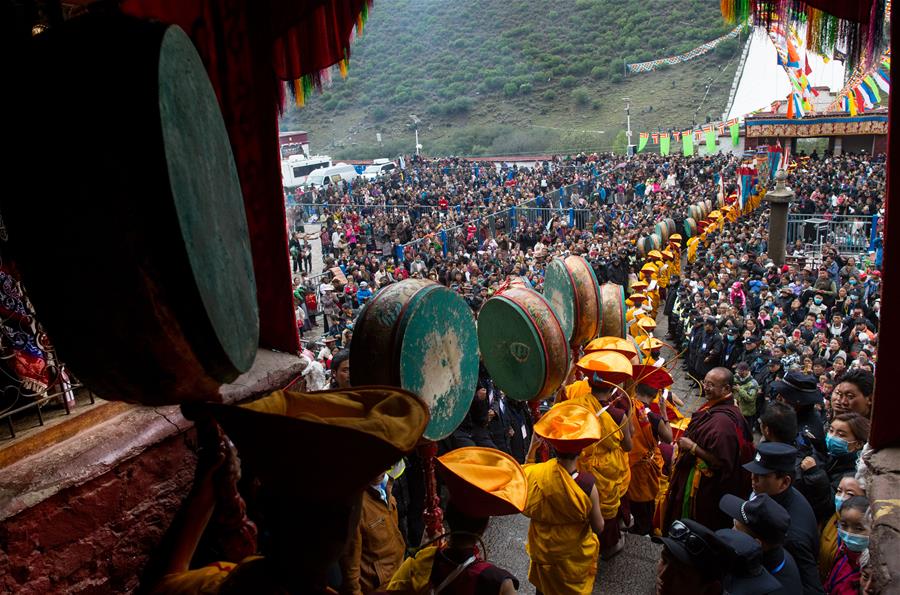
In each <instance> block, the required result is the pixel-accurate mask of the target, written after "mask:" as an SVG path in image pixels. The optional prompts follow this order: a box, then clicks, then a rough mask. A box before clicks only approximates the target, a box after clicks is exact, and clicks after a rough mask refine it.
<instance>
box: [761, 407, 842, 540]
mask: <svg viewBox="0 0 900 595" xmlns="http://www.w3.org/2000/svg"><path fill="white" fill-rule="evenodd" d="M759 425H760V430H761V431H762V435H763V438H765V439H766V440H768V441H769V442H781V443H783V444H787V445H790V446H793V447H796V446H797V442H796V438H797V414H796V412H794V409H793V408H792V407H791V406H790V405H787V404H785V403H779V402H777V401H776V402H775V403H770V404H769V406H768V407H767V408H766V412H765V413H764V414H763V416H762V417H761V418H760V420H759ZM807 459H810V460H809V461H808V460H807ZM824 462H825V458H824V457H822V455H820V454H818V453H817V452H816V451H815V449H814V448H812V447H810V446H807V447H805V448H798V449H797V458H796V460H795V461H794V481H793V483H792V484H791V485H793V487H795V488H797V491H798V492H800V493H801V494H803V497H804V498H806V501H807V502H809V505H810V506H812V509H813V513H814V514H815V515H816V522H818V523H822V522H824V521H827V520H828V519H829V518H831V516H832V515H833V514H834V492H833V491H832V487H831V482H830V480H829V477H828V473H826V471H825V468H824V466H823V465H824Z"/></svg>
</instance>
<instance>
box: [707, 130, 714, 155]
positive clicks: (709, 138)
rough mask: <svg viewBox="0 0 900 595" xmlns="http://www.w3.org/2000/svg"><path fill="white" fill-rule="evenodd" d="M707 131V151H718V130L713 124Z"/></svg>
mask: <svg viewBox="0 0 900 595" xmlns="http://www.w3.org/2000/svg"><path fill="white" fill-rule="evenodd" d="M705 132H706V152H707V153H715V152H716V131H715V130H714V129H713V127H712V126H710V127H709V129H708V130H706V131H705Z"/></svg>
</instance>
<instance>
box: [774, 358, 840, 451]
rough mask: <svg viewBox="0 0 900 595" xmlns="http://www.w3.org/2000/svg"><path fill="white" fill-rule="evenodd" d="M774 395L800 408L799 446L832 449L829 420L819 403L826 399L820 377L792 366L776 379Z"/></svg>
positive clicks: (824, 449)
mask: <svg viewBox="0 0 900 595" xmlns="http://www.w3.org/2000/svg"><path fill="white" fill-rule="evenodd" d="M771 390H772V396H773V398H774V399H775V400H778V401H782V402H784V403H787V404H788V405H790V406H792V407H793V408H794V411H796V412H797V424H798V426H799V432H798V434H797V446H798V447H804V446H806V445H811V446H812V447H813V448H815V449H816V451H818V452H819V453H820V454H823V455H824V454H825V453H827V452H828V450H827V448H826V447H825V424H824V423H823V420H822V418H821V416H820V415H819V413H818V411H816V405H822V404H823V403H824V397H823V396H822V393H821V392H820V391H819V388H818V386H817V384H816V379H815V377H814V376H812V375H811V374H804V373H802V372H798V371H796V370H788V372H787V373H786V374H785V375H784V379H782V380H776V381H775V382H773V383H772V387H771Z"/></svg>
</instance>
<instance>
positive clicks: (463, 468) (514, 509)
mask: <svg viewBox="0 0 900 595" xmlns="http://www.w3.org/2000/svg"><path fill="white" fill-rule="evenodd" d="M435 460H436V461H437V466H436V467H437V470H438V472H439V473H440V474H441V478H442V479H443V480H444V483H445V484H447V490H449V491H450V500H451V501H452V502H453V505H454V506H456V508H458V509H459V510H460V511H461V512H462V513H463V514H466V515H468V516H471V517H478V518H481V517H489V516H501V515H505V514H517V513H520V512H522V511H523V510H525V502H526V500H527V497H528V481H527V480H526V479H525V471H524V470H523V469H522V466H521V465H519V463H517V462H516V460H515V459H514V458H512V457H511V456H509V455H508V454H506V453H504V452H500V451H499V450H497V449H496V448H485V447H483V446H467V447H465V448H457V449H456V450H451V451H450V452H448V453H447V454H445V455H444V456H441V457H438V458H437V459H435Z"/></svg>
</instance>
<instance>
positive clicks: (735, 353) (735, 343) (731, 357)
mask: <svg viewBox="0 0 900 595" xmlns="http://www.w3.org/2000/svg"><path fill="white" fill-rule="evenodd" d="M743 359H744V344H743V342H742V341H739V340H738V329H737V328H736V327H734V326H729V327H728V328H727V329H726V330H725V347H724V349H723V352H722V365H723V366H725V367H726V368H728V369H729V370H731V371H734V367H735V366H736V365H737V364H738V363H739V362H741V361H743Z"/></svg>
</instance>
